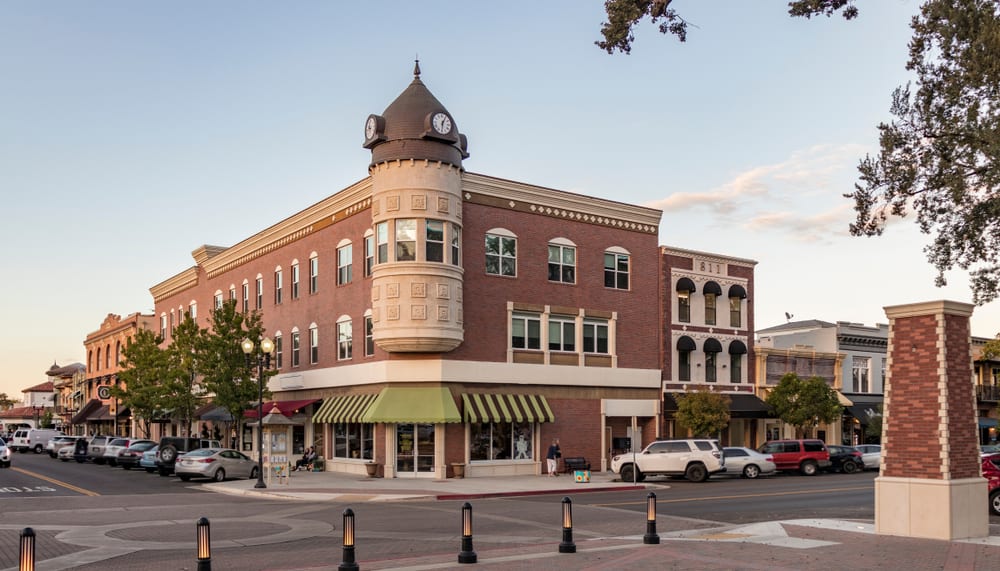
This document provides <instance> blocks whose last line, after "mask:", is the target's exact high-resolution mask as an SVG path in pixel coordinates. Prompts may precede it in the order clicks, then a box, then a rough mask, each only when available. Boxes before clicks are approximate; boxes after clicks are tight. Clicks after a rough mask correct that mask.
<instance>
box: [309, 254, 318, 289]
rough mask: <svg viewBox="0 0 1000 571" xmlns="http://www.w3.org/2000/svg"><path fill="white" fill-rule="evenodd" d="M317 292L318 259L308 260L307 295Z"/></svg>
mask: <svg viewBox="0 0 1000 571" xmlns="http://www.w3.org/2000/svg"><path fill="white" fill-rule="evenodd" d="M318 291H319V258H309V293H316V292H318Z"/></svg>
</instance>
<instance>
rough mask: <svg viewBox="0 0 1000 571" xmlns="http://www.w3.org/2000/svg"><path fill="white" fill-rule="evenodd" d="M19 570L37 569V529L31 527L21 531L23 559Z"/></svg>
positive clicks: (29, 570) (32, 570) (30, 570)
mask: <svg viewBox="0 0 1000 571" xmlns="http://www.w3.org/2000/svg"><path fill="white" fill-rule="evenodd" d="M18 571H35V530H33V529H31V528H30V527H26V528H24V530H23V531H22V532H21V561H20V566H19V567H18Z"/></svg>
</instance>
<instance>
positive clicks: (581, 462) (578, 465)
mask: <svg viewBox="0 0 1000 571" xmlns="http://www.w3.org/2000/svg"><path fill="white" fill-rule="evenodd" d="M576 470H590V462H587V459H586V458H584V457H583V456H571V457H566V458H563V472H565V473H566V474H571V473H573V472H575V471H576Z"/></svg>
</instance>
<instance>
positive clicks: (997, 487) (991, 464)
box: [982, 454, 1000, 515]
mask: <svg viewBox="0 0 1000 571" xmlns="http://www.w3.org/2000/svg"><path fill="white" fill-rule="evenodd" d="M982 463H983V477H984V478H986V484H987V487H988V489H989V504H990V512H991V513H993V515H1000V454H990V455H989V456H984V457H983V458H982Z"/></svg>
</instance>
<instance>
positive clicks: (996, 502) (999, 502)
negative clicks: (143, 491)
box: [7, 464, 1000, 515]
mask: <svg viewBox="0 0 1000 571" xmlns="http://www.w3.org/2000/svg"><path fill="white" fill-rule="evenodd" d="M7 465H8V466H10V464H7ZM990 511H991V512H993V515H1000V488H998V489H996V490H993V491H992V492H990Z"/></svg>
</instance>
